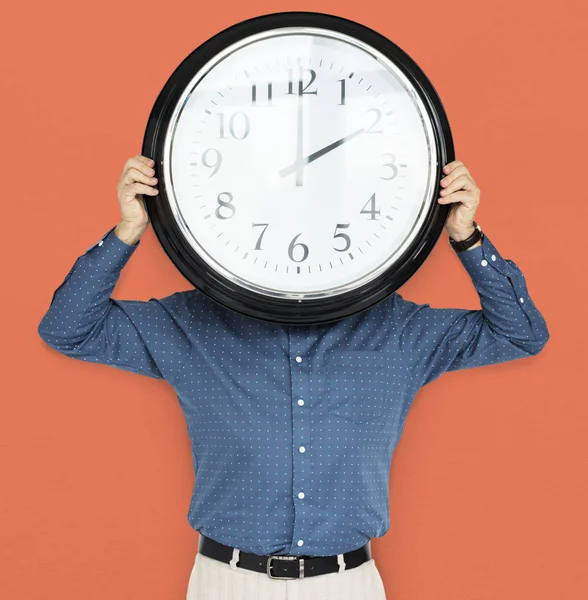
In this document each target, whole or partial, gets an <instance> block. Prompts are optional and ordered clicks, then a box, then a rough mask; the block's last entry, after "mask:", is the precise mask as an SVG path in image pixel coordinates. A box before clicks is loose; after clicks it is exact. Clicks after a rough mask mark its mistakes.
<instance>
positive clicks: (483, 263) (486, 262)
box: [481, 259, 488, 267]
mask: <svg viewBox="0 0 588 600" xmlns="http://www.w3.org/2000/svg"><path fill="white" fill-rule="evenodd" d="M487 264H488V261H487V260H486V259H484V260H483V261H482V262H481V265H482V266H483V267H485V266H486V265H487Z"/></svg>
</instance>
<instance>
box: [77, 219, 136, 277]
mask: <svg viewBox="0 0 588 600" xmlns="http://www.w3.org/2000/svg"><path fill="white" fill-rule="evenodd" d="M115 227H116V225H115V226H114V227H112V228H111V229H109V230H108V231H107V232H106V233H105V234H104V235H103V236H102V237H101V238H100V240H98V241H97V242H96V243H94V244H92V245H91V246H90V247H89V248H88V249H87V250H86V254H87V255H88V256H90V257H92V259H93V260H94V261H99V262H103V261H105V262H107V263H108V264H110V265H111V266H113V267H114V268H122V267H123V266H124V265H125V263H126V262H127V261H128V260H129V258H130V257H131V255H132V254H133V252H135V250H136V249H137V248H138V247H139V244H140V243H141V240H139V241H138V242H137V243H136V244H134V245H132V246H131V245H130V244H127V243H126V242H123V241H122V240H121V239H120V238H119V237H118V236H117V235H116V233H114V229H115Z"/></svg>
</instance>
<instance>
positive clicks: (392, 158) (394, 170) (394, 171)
mask: <svg viewBox="0 0 588 600" xmlns="http://www.w3.org/2000/svg"><path fill="white" fill-rule="evenodd" d="M385 156H389V157H390V162H387V163H384V164H383V165H382V166H383V167H390V168H391V169H392V174H391V175H390V177H384V176H383V175H380V179H386V180H388V181H389V180H390V179H394V177H396V175H398V167H397V166H396V157H395V156H394V154H391V153H390V152H386V154H382V158H384V157H385Z"/></svg>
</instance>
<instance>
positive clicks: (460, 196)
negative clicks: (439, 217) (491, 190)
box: [437, 190, 476, 205]
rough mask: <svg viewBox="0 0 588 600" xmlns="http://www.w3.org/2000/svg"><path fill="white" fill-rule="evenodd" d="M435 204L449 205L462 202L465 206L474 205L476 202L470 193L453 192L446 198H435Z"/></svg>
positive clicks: (462, 191) (463, 191)
mask: <svg viewBox="0 0 588 600" xmlns="http://www.w3.org/2000/svg"><path fill="white" fill-rule="evenodd" d="M437 202H439V204H450V203H451V202H463V203H464V204H465V205H469V204H474V203H475V202H476V196H475V195H474V194H473V193H472V192H467V191H465V190H459V191H458V192H453V194H449V195H448V196H443V197H442V198H437Z"/></svg>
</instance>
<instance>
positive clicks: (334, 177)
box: [163, 27, 437, 299]
mask: <svg viewBox="0 0 588 600" xmlns="http://www.w3.org/2000/svg"><path fill="white" fill-rule="evenodd" d="M163 168H164V170H165V177H164V181H165V186H166V194H167V197H168V198H169V202H170V206H171V209H172V211H173V213H174V216H175V218H176V221H177V222H178V224H179V226H180V228H181V230H182V232H183V234H184V236H185V237H186V239H187V240H188V241H189V243H190V244H191V245H192V246H193V248H194V249H195V250H196V251H197V252H198V254H199V255H200V256H201V257H202V258H203V259H204V260H205V261H206V262H207V263H208V264H209V266H210V267H211V268H212V269H214V270H216V271H217V272H219V273H220V274H221V275H222V276H224V277H226V278H228V279H230V280H231V281H233V282H234V283H237V284H238V285H240V286H242V287H244V288H247V289H250V290H253V291H256V292H258V293H262V294H266V295H270V296H274V297H283V298H294V299H304V298H321V297H325V296H329V297H330V296H333V295H337V294H340V293H343V292H346V291H349V290H351V289H353V288H356V287H360V286H361V285H363V284H364V283H366V282H368V281H370V280H372V279H374V278H375V277H377V276H378V275H379V274H381V273H382V272H383V271H384V270H386V269H388V268H390V267H391V266H392V265H393V264H394V263H395V261H397V260H398V258H399V257H400V256H401V254H402V253H403V251H404V250H405V249H406V248H407V247H408V246H409V245H410V243H411V242H412V240H413V239H414V238H415V236H417V234H418V232H419V228H420V226H421V225H422V222H423V221H424V219H425V217H426V214H427V212H428V209H429V207H430V204H431V203H432V202H434V201H435V197H436V194H435V192H436V188H435V172H436V168H437V150H436V145H435V143H434V134H433V127H432V124H431V122H430V118H429V115H428V112H427V111H426V109H425V107H424V104H423V103H422V100H421V99H420V96H419V95H418V94H417V93H416V92H415V90H414V88H413V86H412V84H411V83H410V81H409V80H408V79H407V78H406V76H405V75H404V74H403V73H402V72H401V71H400V70H399V69H398V68H397V67H396V66H395V65H394V64H393V63H392V62H391V61H390V60H388V59H387V58H385V57H384V56H383V55H381V54H380V53H379V52H377V51H376V50H374V49H373V48H371V47H369V46H366V45H365V44H363V43H362V42H359V41H357V40H355V39H354V38H352V37H349V36H347V35H343V34H340V33H336V32H332V31H328V30H324V29H314V28H300V27H297V28H287V29H279V30H275V31H268V32H266V33H263V34H260V35H255V36H252V37H250V38H247V39H245V40H243V41H241V42H239V43H237V44H235V45H233V46H231V47H229V48H227V50H226V51H225V52H223V53H221V54H219V55H217V56H216V57H215V59H214V60H212V61H211V62H210V63H209V64H207V65H205V66H204V68H202V69H201V70H200V71H199V72H198V73H196V74H195V76H194V77H193V79H192V81H191V83H190V84H189V85H188V86H186V88H185V92H184V94H183V95H182V97H181V99H180V101H179V102H178V104H177V106H176V108H175V111H174V114H173V116H172V118H171V120H170V124H169V127H168V130H167V135H166V142H165V147H164V152H163Z"/></svg>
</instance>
